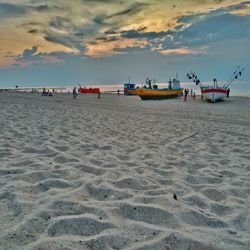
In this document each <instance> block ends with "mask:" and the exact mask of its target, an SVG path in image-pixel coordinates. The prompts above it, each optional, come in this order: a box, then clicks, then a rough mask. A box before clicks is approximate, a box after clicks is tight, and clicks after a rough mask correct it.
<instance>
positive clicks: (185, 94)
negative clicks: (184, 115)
mask: <svg viewBox="0 0 250 250" xmlns="http://www.w3.org/2000/svg"><path fill="white" fill-rule="evenodd" d="M187 95H188V90H187V89H185V90H184V102H185V101H186V100H187Z"/></svg>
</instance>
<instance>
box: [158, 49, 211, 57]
mask: <svg viewBox="0 0 250 250" xmlns="http://www.w3.org/2000/svg"><path fill="white" fill-rule="evenodd" d="M207 49H208V47H201V48H195V49H188V48H178V49H165V50H156V51H158V52H159V53H161V54H163V55H199V54H203V55H205V54H207Z"/></svg>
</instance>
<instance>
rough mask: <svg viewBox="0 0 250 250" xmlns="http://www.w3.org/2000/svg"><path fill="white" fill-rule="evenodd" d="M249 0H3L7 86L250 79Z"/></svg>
mask: <svg viewBox="0 0 250 250" xmlns="http://www.w3.org/2000/svg"><path fill="white" fill-rule="evenodd" d="M249 55H250V1H239V0H178V1H173V0H137V1H132V0H126V1H125V0H106V1H105V0H103V1H101V0H70V1H69V0H0V88H1V87H2V88H3V87H14V86H16V85H18V86H20V87H29V86H63V85H72V84H73V85H74V84H76V83H80V84H81V85H99V84H121V83H124V82H126V81H127V80H128V78H129V77H130V78H131V81H132V82H135V83H142V82H144V80H145V79H146V78H147V77H149V78H152V79H153V78H154V79H156V80H157V81H158V82H167V81H168V80H169V78H170V77H173V76H175V75H176V74H177V73H178V76H179V78H180V80H181V81H188V80H187V78H186V74H187V73H188V72H190V71H194V72H196V73H197V75H198V76H199V78H200V80H201V81H210V80H211V81H212V79H213V78H217V79H218V80H219V81H220V80H221V81H224V80H227V79H228V78H229V77H230V75H231V74H232V73H233V71H234V69H235V68H236V67H237V66H238V65H240V66H242V67H244V68H245V71H244V74H243V77H242V80H250V70H249V69H250V57H249Z"/></svg>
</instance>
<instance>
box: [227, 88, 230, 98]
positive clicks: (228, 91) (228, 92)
mask: <svg viewBox="0 0 250 250" xmlns="http://www.w3.org/2000/svg"><path fill="white" fill-rule="evenodd" d="M229 94H230V88H228V89H227V98H228V97H229Z"/></svg>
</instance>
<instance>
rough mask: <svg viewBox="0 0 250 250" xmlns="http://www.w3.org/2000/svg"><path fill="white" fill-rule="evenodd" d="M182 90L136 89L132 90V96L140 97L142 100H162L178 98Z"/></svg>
mask: <svg viewBox="0 0 250 250" xmlns="http://www.w3.org/2000/svg"><path fill="white" fill-rule="evenodd" d="M182 91H183V89H182V88H179V89H147V88H138V89H136V90H134V94H135V93H136V95H138V96H140V98H141V99H142V100H162V99H169V98H175V97H178V96H179V95H180V94H181V93H182Z"/></svg>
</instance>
